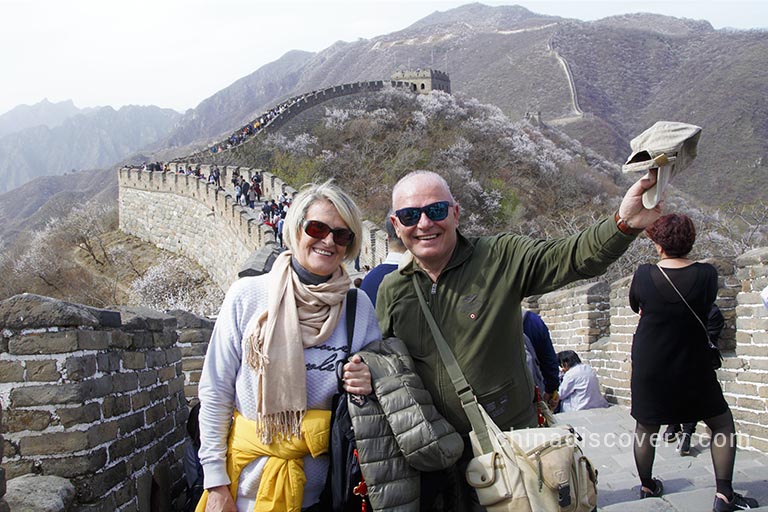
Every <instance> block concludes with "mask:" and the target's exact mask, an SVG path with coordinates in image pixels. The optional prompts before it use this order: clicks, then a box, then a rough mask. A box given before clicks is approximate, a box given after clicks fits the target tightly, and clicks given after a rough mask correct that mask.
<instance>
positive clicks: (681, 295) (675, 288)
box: [656, 263, 717, 348]
mask: <svg viewBox="0 0 768 512" xmlns="http://www.w3.org/2000/svg"><path fill="white" fill-rule="evenodd" d="M656 268H658V269H659V271H660V272H661V275H663V276H664V278H665V279H666V280H667V282H668V283H669V285H670V286H671V287H672V288H673V289H674V290H675V291H676V292H677V294H678V295H679V296H680V299H682V301H683V304H685V305H686V306H688V309H689V310H690V311H691V313H693V316H694V317H695V318H696V320H698V321H699V324H700V325H701V328H702V329H704V334H705V335H706V336H707V343H709V347H710V348H717V347H716V346H715V344H714V343H712V340H711V339H709V331H708V330H707V326H706V325H704V322H703V321H702V320H701V318H699V315H697V314H696V312H695V311H694V310H693V308H692V307H691V305H690V304H688V301H687V300H685V297H683V294H682V293H680V290H678V289H677V286H675V283H673V282H672V280H671V279H670V278H669V276H668V275H667V273H666V272H664V269H663V268H661V265H659V264H658V263H657V264H656Z"/></svg>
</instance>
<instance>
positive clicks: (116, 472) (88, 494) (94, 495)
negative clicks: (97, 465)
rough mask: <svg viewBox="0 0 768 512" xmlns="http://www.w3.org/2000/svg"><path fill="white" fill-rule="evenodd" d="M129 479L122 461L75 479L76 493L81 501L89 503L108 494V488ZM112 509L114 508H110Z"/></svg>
mask: <svg viewBox="0 0 768 512" xmlns="http://www.w3.org/2000/svg"><path fill="white" fill-rule="evenodd" d="M127 480H129V475H128V473H127V471H126V466H125V463H124V462H118V463H117V464H115V465H114V466H111V467H107V468H105V469H104V470H103V471H101V472H99V473H96V474H94V475H89V476H87V477H83V478H78V479H76V480H75V487H76V488H77V495H78V497H79V501H80V502H81V503H91V502H96V501H99V500H102V499H103V498H104V497H105V496H107V495H108V494H109V491H110V489H112V488H113V487H115V486H116V485H118V484H120V483H122V482H125V481H127ZM112 510H113V511H114V509H112Z"/></svg>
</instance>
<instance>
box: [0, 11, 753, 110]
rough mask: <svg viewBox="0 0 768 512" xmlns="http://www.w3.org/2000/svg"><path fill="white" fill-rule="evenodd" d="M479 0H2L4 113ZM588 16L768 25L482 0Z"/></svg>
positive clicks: (93, 97) (240, 63)
mask: <svg viewBox="0 0 768 512" xmlns="http://www.w3.org/2000/svg"><path fill="white" fill-rule="evenodd" d="M466 3H470V0H465V1H455V0H333V1H326V0H280V1H279V2H278V1H273V0H130V1H124V2H117V1H115V0H0V63H1V65H2V71H0V72H1V73H2V75H0V76H2V78H1V79H0V114H2V113H4V112H6V111H8V110H10V109H12V108H13V107H15V106H17V105H20V104H27V105H31V104H34V103H37V102H39V101H41V100H42V99H43V98H48V99H49V100H50V101H54V102H58V101H62V100H67V99H71V100H73V101H74V102H75V105H76V106H78V107H81V108H82V107H93V106H103V105H111V106H113V107H115V108H119V107H121V106H123V105H127V104H135V105H158V106H161V107H168V108H173V109H176V110H178V111H182V112H183V111H184V110H186V109H188V108H192V107H195V106H196V105H197V104H198V103H200V102H201V101H202V100H204V99H205V98H207V97H209V96H211V95H212V94H214V93H216V92H217V91H219V90H221V89H223V88H224V87H226V86H228V85H230V84H231V83H232V82H234V81H236V80H237V79H239V78H241V77H243V76H246V75H248V74H250V73H252V72H253V71H255V70H256V69H258V68H259V67H260V66H262V65H264V64H266V63H268V62H271V61H273V60H275V59H277V58H279V57H280V56H281V55H283V54H284V53H285V52H287V51H289V50H292V49H299V50H307V51H315V52H316V51H320V50H322V49H324V48H326V47H328V46H330V45H331V44H333V43H334V42H336V41H338V40H343V41H354V40H356V39H358V38H365V39H370V38H372V37H375V36H378V35H381V34H386V33H389V32H394V31H396V30H400V29H403V28H405V27H407V26H408V25H410V24H412V23H414V22H415V21H417V20H419V19H421V18H423V17H424V16H426V15H428V14H430V13H432V12H434V11H445V10H448V9H451V8H454V7H457V6H460V5H463V4H466ZM482 3H485V4H487V5H514V4H517V5H522V6H524V7H526V8H528V9H529V10H531V11H534V12H538V13H542V14H550V15H556V16H562V17H569V18H577V19H581V20H594V19H599V18H603V17H605V16H610V15H614V14H621V13H627V12H654V13H659V14H666V15H670V16H676V17H684V18H694V19H705V20H707V21H709V22H710V23H711V24H712V25H713V26H714V27H715V28H717V29H719V28H723V27H733V28H740V29H749V28H760V27H763V28H766V27H768V2H766V1H765V0H730V1H721V0H718V1H713V0H666V1H644V2H640V1H621V0H590V1H586V0H566V1H549V0H520V1H518V2H515V1H514V0H509V1H501V2H500V1H493V0H484V1H483V2H482Z"/></svg>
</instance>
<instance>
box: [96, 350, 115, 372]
mask: <svg viewBox="0 0 768 512" xmlns="http://www.w3.org/2000/svg"><path fill="white" fill-rule="evenodd" d="M96 368H97V370H98V371H100V372H102V373H113V372H116V371H118V370H120V354H119V353H118V352H116V351H110V352H102V353H100V354H97V355H96Z"/></svg>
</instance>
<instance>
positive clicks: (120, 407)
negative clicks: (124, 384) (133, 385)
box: [101, 395, 131, 418]
mask: <svg viewBox="0 0 768 512" xmlns="http://www.w3.org/2000/svg"><path fill="white" fill-rule="evenodd" d="M101 407H102V411H104V417H105V418H112V417H114V416H121V415H123V414H125V413H127V412H130V411H131V397H130V396H128V395H119V396H116V395H111V396H108V397H105V398H104V401H103V402H102V404H101Z"/></svg>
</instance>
